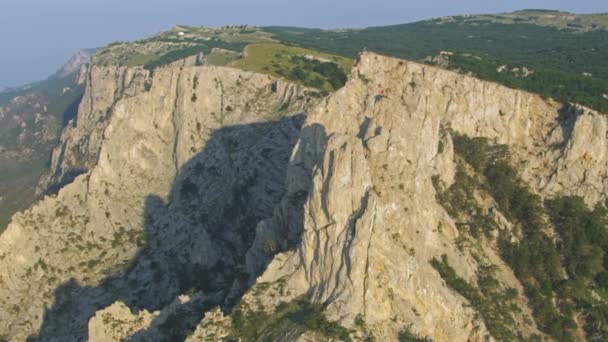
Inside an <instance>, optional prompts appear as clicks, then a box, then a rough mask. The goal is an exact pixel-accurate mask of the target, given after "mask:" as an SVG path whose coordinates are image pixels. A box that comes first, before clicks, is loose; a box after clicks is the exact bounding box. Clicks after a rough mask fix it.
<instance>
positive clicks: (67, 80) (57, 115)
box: [0, 51, 88, 231]
mask: <svg viewBox="0 0 608 342" xmlns="http://www.w3.org/2000/svg"><path fill="white" fill-rule="evenodd" d="M87 54H88V52H84V51H81V52H79V53H77V54H76V55H75V56H74V57H72V59H71V60H70V62H68V63H67V64H66V65H65V66H64V67H63V68H62V69H61V70H60V71H58V72H57V73H56V74H55V75H53V76H51V77H49V78H47V79H46V80H44V81H40V82H36V83H33V84H29V85H26V86H22V87H16V88H10V89H7V90H6V91H4V92H1V93H0V231H2V230H4V228H5V227H6V225H7V224H8V222H9V220H10V218H11V216H12V215H13V214H14V213H15V212H17V211H18V210H22V209H26V208H27V207H28V206H29V205H31V204H32V203H33V202H34V201H35V200H36V198H37V196H36V187H37V183H38V179H39V177H40V176H41V174H42V173H43V172H44V171H45V169H46V166H47V163H48V159H49V154H50V152H51V150H52V149H53V147H54V145H55V144H56V142H57V141H58V138H59V136H60V134H61V130H62V129H63V126H64V125H65V124H66V123H67V122H68V121H69V120H71V119H72V118H73V117H74V116H75V115H76V111H77V109H78V104H79V102H80V98H81V97H82V85H81V84H79V83H78V75H79V70H80V66H81V65H82V64H84V63H87V62H88V55H87Z"/></svg>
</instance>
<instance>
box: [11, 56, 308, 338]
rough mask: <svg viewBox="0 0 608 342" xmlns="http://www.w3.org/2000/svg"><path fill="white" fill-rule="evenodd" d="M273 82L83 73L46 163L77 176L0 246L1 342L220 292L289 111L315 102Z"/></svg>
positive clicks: (177, 72) (82, 333)
mask: <svg viewBox="0 0 608 342" xmlns="http://www.w3.org/2000/svg"><path fill="white" fill-rule="evenodd" d="M146 81H149V82H151V86H150V89H149V91H146V90H145V89H144V87H143V83H144V82H146ZM273 82H274V80H273V79H272V78H271V77H269V76H266V75H260V74H253V73H249V72H243V71H240V70H237V69H229V68H215V67H182V66H181V65H172V66H170V67H166V68H160V69H157V70H155V72H154V75H153V77H152V78H150V79H146V77H145V74H144V73H143V71H141V69H125V68H114V67H107V68H101V67H93V68H92V69H91V70H90V71H89V76H88V82H87V93H86V95H85V98H84V99H83V103H82V104H81V108H80V112H79V116H78V123H77V124H76V126H74V127H70V128H68V129H67V130H66V131H65V132H64V134H63V144H62V147H61V148H60V149H59V150H58V151H56V153H55V154H54V161H53V165H54V167H55V168H56V170H58V171H57V174H58V175H65V174H66V173H67V172H69V171H70V170H74V169H75V168H82V169H85V173H84V174H82V175H80V176H78V177H76V178H75V179H74V181H73V182H72V183H70V184H69V185H67V186H64V187H63V188H61V190H60V191H59V192H58V193H57V195H56V196H50V197H46V198H45V199H44V200H42V201H41V202H39V203H38V204H37V205H35V206H33V207H32V208H31V209H30V210H27V211H25V212H23V213H20V214H17V215H16V216H15V218H14V220H13V222H12V223H11V224H10V225H9V227H8V228H7V230H6V231H5V232H4V233H3V234H2V236H1V237H0V265H1V266H0V267H1V268H2V269H3V272H2V274H1V275H0V336H1V335H3V334H5V335H6V334H9V336H11V337H12V338H11V339H15V340H24V339H25V338H26V337H27V336H29V335H31V334H39V335H40V338H41V339H42V340H53V339H55V338H60V339H62V340H82V339H84V338H86V336H87V331H86V327H87V324H88V320H89V318H90V317H92V316H93V315H94V314H95V311H97V310H100V309H103V308H105V307H107V306H109V305H110V304H112V303H114V302H115V301H117V300H122V301H123V302H125V303H126V304H127V305H128V306H129V307H130V308H131V309H132V310H134V311H139V310H141V309H144V308H147V309H149V310H157V309H161V308H162V307H164V306H165V305H168V303H170V302H171V301H172V300H173V299H174V298H175V297H176V296H177V295H179V294H180V293H183V292H185V291H187V290H189V289H190V288H192V287H196V288H201V287H204V290H205V291H207V292H213V291H218V289H219V290H220V291H221V290H222V289H224V288H225V287H226V283H231V282H232V281H233V278H234V277H236V276H237V275H238V272H237V271H236V267H237V265H238V264H239V262H240V261H239V260H240V259H242V258H243V257H244V254H245V252H246V251H247V248H248V246H249V244H250V242H248V241H249V240H251V239H252V236H253V230H254V227H255V224H256V223H257V222H259V221H261V220H262V219H263V218H265V217H270V216H271V215H272V210H273V208H274V207H275V206H276V205H277V204H278V201H279V200H280V199H281V197H282V196H283V192H284V190H283V189H284V184H285V181H284V174H285V170H286V165H287V161H288V158H289V153H290V151H291V148H292V146H293V144H294V143H295V141H296V139H297V137H298V134H299V128H300V126H301V124H302V120H303V118H302V116H301V115H298V113H301V112H303V111H305V110H306V108H307V107H308V106H310V105H312V104H313V103H314V101H311V99H310V98H309V97H308V96H307V95H306V94H305V89H303V88H301V87H298V86H294V85H292V84H288V83H284V82H278V86H277V87H276V91H273V89H272V87H271V85H272V84H273ZM87 169H88V171H87ZM53 176H54V175H53ZM55 179H60V177H59V178H55ZM211 270H218V272H216V273H215V275H214V276H213V278H212V279H208V280H209V281H207V280H206V279H204V278H203V277H201V276H200V274H203V273H205V272H209V271H211ZM217 304H221V303H220V302H216V305H217ZM45 312H46V313H45Z"/></svg>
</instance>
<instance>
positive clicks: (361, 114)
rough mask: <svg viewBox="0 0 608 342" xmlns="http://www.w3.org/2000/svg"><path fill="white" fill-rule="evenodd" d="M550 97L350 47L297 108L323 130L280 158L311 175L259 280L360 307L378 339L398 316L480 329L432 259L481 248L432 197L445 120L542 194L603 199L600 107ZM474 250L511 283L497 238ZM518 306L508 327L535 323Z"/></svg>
mask: <svg viewBox="0 0 608 342" xmlns="http://www.w3.org/2000/svg"><path fill="white" fill-rule="evenodd" d="M382 91H383V92H384V96H382V95H381V94H382ZM560 109H562V107H561V105H559V104H557V103H553V102H550V101H549V102H548V101H545V100H543V99H542V98H541V97H539V96H536V95H533V94H529V93H525V92H522V91H518V90H512V89H508V88H505V87H502V86H499V85H496V84H493V83H488V82H483V81H480V80H476V79H474V78H471V77H468V76H464V75H459V74H456V73H453V72H449V71H445V70H442V69H439V68H435V67H429V66H425V65H421V64H418V63H411V62H406V61H400V60H397V59H392V58H384V57H380V56H377V55H374V54H363V55H361V60H360V62H359V64H358V66H357V67H356V68H355V69H354V70H353V79H352V80H351V81H350V82H349V83H348V84H347V85H346V87H344V88H343V89H341V90H339V91H338V92H337V93H335V94H334V95H332V96H331V97H330V98H329V99H328V100H327V101H326V102H324V103H322V104H320V105H319V106H318V107H317V108H315V109H314V110H313V111H312V112H311V114H310V115H309V116H308V118H307V121H306V124H305V127H304V129H303V130H306V129H309V128H311V127H317V129H323V131H324V133H323V134H317V135H310V136H303V137H302V138H301V139H300V141H299V142H298V145H297V146H296V150H295V152H294V157H293V158H292V162H291V163H292V164H301V165H308V167H309V168H310V173H311V174H312V178H311V179H310V180H311V181H312V185H311V191H310V193H309V196H308V199H307V200H306V204H305V206H304V213H303V217H304V226H303V227H304V231H303V233H302V241H301V243H300V244H299V245H298V247H297V250H296V251H295V252H292V253H286V254H283V255H282V256H281V257H279V258H275V260H274V261H273V262H272V263H271V264H270V265H269V266H268V269H267V271H266V273H265V274H264V275H263V276H262V277H260V278H259V279H258V282H275V281H278V280H279V279H285V277H287V278H288V279H289V280H288V281H287V284H288V286H289V287H290V289H291V292H292V293H295V294H308V295H310V296H311V298H312V299H313V300H314V301H317V302H322V303H327V304H329V307H328V310H329V313H330V315H331V316H332V317H333V318H334V319H338V320H339V321H340V322H342V323H343V324H344V325H346V326H349V327H353V326H354V321H355V319H356V318H357V317H358V316H359V317H362V318H363V319H364V320H365V322H366V323H367V324H368V325H369V326H370V327H371V328H372V329H373V330H374V331H375V335H376V337H377V338H380V339H381V340H395V339H396V336H397V332H398V331H399V330H400V329H402V328H403V327H404V326H408V325H411V330H412V331H413V332H414V333H416V334H418V335H420V336H427V337H430V338H432V339H433V340H436V341H465V340H482V339H483V338H484V336H485V335H488V331H487V330H486V328H485V326H484V323H483V322H481V321H480V320H478V319H476V315H475V313H474V312H473V311H472V310H471V309H470V308H468V307H467V304H466V300H465V299H464V298H463V297H461V296H460V295H458V294H456V293H455V292H453V291H452V290H450V289H449V288H448V287H447V286H446V284H445V283H444V282H443V281H442V279H441V278H440V277H439V275H438V273H437V271H436V270H434V269H433V268H432V267H431V265H430V264H429V260H431V259H432V258H438V257H439V256H440V255H442V254H445V255H447V256H448V259H449V260H451V261H452V264H453V265H452V266H453V267H454V269H455V270H456V271H457V273H458V274H459V275H460V276H462V277H464V278H465V279H473V277H474V275H475V272H476V270H477V268H478V267H479V264H478V263H477V262H476V261H475V258H474V257H473V253H478V252H479V251H475V250H474V249H473V248H470V249H465V250H458V248H457V247H456V244H455V241H456V239H457V238H458V237H459V232H458V230H457V229H456V227H455V224H454V220H453V218H451V217H449V215H448V214H447V213H446V211H445V210H444V209H443V208H442V207H441V206H440V205H439V204H438V203H437V201H436V199H435V189H434V187H433V184H432V177H433V176H439V177H440V179H441V180H443V181H444V182H445V183H446V184H448V185H449V184H451V182H452V181H453V176H454V155H453V148H452V141H451V137H450V134H449V133H448V132H449V130H448V128H449V129H452V130H454V131H456V132H458V133H460V134H467V135H470V136H479V137H486V138H489V139H490V140H491V141H493V142H496V143H499V144H506V145H508V146H509V147H510V150H511V152H512V155H513V159H514V160H515V163H516V164H517V166H518V169H519V170H520V171H521V174H522V177H523V178H524V180H525V181H527V182H528V183H529V184H530V185H531V186H532V187H533V189H535V190H536V191H537V192H539V193H540V194H542V195H544V196H548V197H551V196H555V195H580V196H583V197H584V198H585V200H586V201H587V202H588V203H590V204H592V203H596V202H597V201H599V200H604V199H605V198H606V197H605V196H606V190H607V189H608V188H607V184H606V178H605V174H606V172H607V168H606V166H607V165H606V164H605V160H606V152H605V149H606V147H605V146H606V144H605V143H606V140H605V139H606V132H607V130H606V126H605V125H606V116H603V115H601V114H599V113H596V112H592V111H589V110H586V109H581V108H580V107H577V109H576V110H577V113H576V114H572V115H564V110H563V109H562V110H561V111H560ZM560 113H561V115H560ZM566 114H567V113H566ZM568 127H571V128H568ZM440 145H441V147H440ZM593 151H595V153H592V152H593ZM583 156H586V157H583ZM288 179H291V178H290V176H289V175H288ZM304 181H307V180H306V179H305V180H304ZM300 182H302V180H300ZM503 220H504V218H503ZM501 225H502V226H509V223H508V222H503V223H501ZM277 229H278V230H280V228H277ZM482 250H483V252H482V253H483V255H484V256H485V258H486V259H487V260H490V261H491V262H492V263H493V264H495V265H497V266H498V268H499V270H500V271H499V273H500V276H499V278H500V281H501V282H502V283H503V284H509V286H512V287H515V288H519V289H520V293H522V291H521V286H519V285H518V282H517V280H516V278H515V277H514V275H513V273H512V271H511V270H510V269H509V268H508V267H507V266H506V265H505V264H504V263H503V262H502V261H501V259H500V257H499V256H498V253H497V250H496V248H495V246H492V245H491V244H489V245H488V246H484V247H483V248H482ZM519 300H520V302H521V303H522V307H524V308H525V299H524V298H520V299H519ZM524 315H529V311H527V309H526V312H524V314H523V315H522V317H519V318H516V319H517V320H518V321H519V322H520V323H518V324H520V328H519V329H521V331H525V333H526V334H527V333H530V334H531V333H538V331H537V330H536V327H535V326H534V325H533V324H524V323H523V321H524V318H523V317H524Z"/></svg>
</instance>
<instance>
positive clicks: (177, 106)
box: [0, 26, 608, 342]
mask: <svg viewBox="0 0 608 342" xmlns="http://www.w3.org/2000/svg"><path fill="white" fill-rule="evenodd" d="M225 39H233V40H230V42H229V43H230V45H228V43H227V41H226V40H225ZM268 39H271V40H272V39H275V38H273V37H270V36H268V33H267V32H266V31H262V30H259V29H258V28H252V27H241V26H234V27H228V28H223V29H195V28H190V27H186V26H179V27H176V28H174V29H173V30H171V31H169V32H166V33H161V34H160V35H159V36H157V37H154V38H151V39H148V40H144V41H139V42H133V43H117V44H112V45H111V46H108V47H106V48H104V49H101V50H99V51H98V52H97V53H96V54H95V55H94V56H93V58H92V63H90V64H88V65H83V66H82V67H81V68H80V71H79V76H78V80H77V83H78V84H82V87H83V95H82V97H81V98H80V99H79V100H78V101H77V104H78V109H77V115H75V116H70V117H69V118H68V119H67V120H66V121H65V126H64V128H63V129H62V131H61V135H60V137H58V140H57V144H56V146H55V147H54V148H53V151H52V153H51V158H50V159H51V160H50V165H49V166H48V170H46V172H45V173H44V175H43V176H42V178H41V180H40V182H39V183H38V193H39V194H40V195H41V196H43V197H42V198H41V200H40V201H38V202H37V203H36V204H34V205H33V206H31V207H30V208H29V209H27V210H24V211H21V212H19V213H17V214H16V215H14V216H13V218H12V220H11V222H10V224H9V225H8V227H7V229H6V230H5V231H4V232H3V233H2V234H1V235H0V269H1V270H2V271H1V272H0V340H7V341H23V340H28V341H84V340H87V341H104V342H105V341H235V340H236V341H239V340H240V341H374V340H375V341H428V340H433V341H488V340H489V341H512V340H521V341H554V340H555V341H578V340H590V341H596V340H597V341H600V340H604V339H605V338H606V336H608V331H607V328H606V327H607V326H608V325H606V323H607V322H606V318H605V312H606V310H607V308H608V307H607V305H608V303H607V300H608V296H607V295H606V293H608V267H607V266H608V265H606V264H605V260H604V256H605V251H606V249H607V248H608V234H607V233H606V228H608V210H607V209H606V204H608V198H607V195H606V194H608V147H607V146H608V116H606V115H605V114H602V113H600V112H598V111H595V110H593V109H589V108H587V107H584V106H582V105H578V104H573V103H572V104H571V103H560V102H558V101H556V100H553V99H550V98H547V97H544V96H541V95H538V94H533V93H530V92H526V91H524V90H520V89H513V88H509V87H506V86H504V85H500V84H498V83H494V82H491V81H486V80H481V79H479V78H476V77H474V76H472V75H467V74H466V73H463V72H456V71H454V70H447V69H444V68H440V67H438V66H435V65H428V64H424V63H420V62H414V61H408V60H404V59H397V58H392V57H386V56H382V55H379V54H376V53H373V52H364V53H361V54H359V55H358V57H357V60H356V63H352V62H349V61H347V60H345V59H344V58H341V57H339V56H335V55H331V54H328V53H321V52H318V51H314V50H310V49H303V48H297V47H293V46H287V45H283V44H279V43H278V42H276V41H270V42H269V41H268ZM247 42H248V43H247ZM176 46H177V47H176ZM228 48H233V49H234V50H229V49H228ZM239 48H240V49H242V50H239ZM140 49H143V50H140ZM213 49H215V50H213ZM219 49H227V50H219ZM137 51H140V52H141V51H146V52H147V54H146V57H145V58H143V57H142V55H138V54H137ZM226 51H231V52H229V53H227V52H226ZM214 53H215V55H214ZM311 56H312V57H311ZM142 58H143V59H142ZM353 64H354V66H353V67H352V69H351V70H350V71H348V75H346V74H343V71H344V69H345V68H347V67H350V66H351V65H353ZM344 82H345V83H344Z"/></svg>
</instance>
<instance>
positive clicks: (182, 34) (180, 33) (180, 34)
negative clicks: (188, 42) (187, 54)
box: [177, 31, 186, 37]
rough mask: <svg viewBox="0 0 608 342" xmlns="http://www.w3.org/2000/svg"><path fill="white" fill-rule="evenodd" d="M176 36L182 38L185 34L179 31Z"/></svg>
mask: <svg viewBox="0 0 608 342" xmlns="http://www.w3.org/2000/svg"><path fill="white" fill-rule="evenodd" d="M177 35H178V36H180V37H183V36H185V35H186V34H185V33H184V32H183V31H180V32H179V33H178V34H177Z"/></svg>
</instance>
